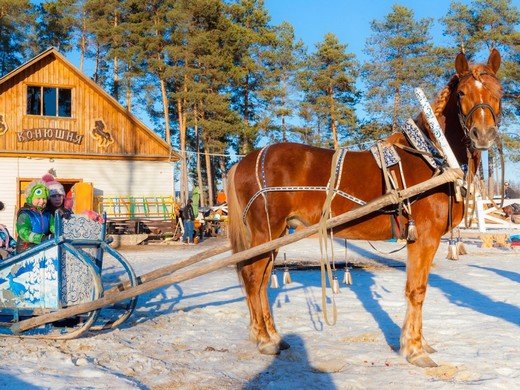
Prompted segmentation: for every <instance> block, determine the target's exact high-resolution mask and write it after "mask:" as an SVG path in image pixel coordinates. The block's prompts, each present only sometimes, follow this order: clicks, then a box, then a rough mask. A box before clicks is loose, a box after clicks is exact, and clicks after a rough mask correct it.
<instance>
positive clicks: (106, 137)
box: [90, 119, 114, 148]
mask: <svg viewBox="0 0 520 390" xmlns="http://www.w3.org/2000/svg"><path fill="white" fill-rule="evenodd" d="M105 129H106V126H105V122H104V121H103V119H96V121H95V126H94V128H93V129H92V131H91V132H90V134H91V135H92V138H94V139H95V140H96V141H97V142H98V145H99V146H101V147H102V148H106V147H108V146H109V145H111V144H112V143H113V142H114V138H113V137H112V134H111V133H110V132H109V131H106V130H105Z"/></svg>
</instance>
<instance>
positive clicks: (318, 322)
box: [268, 269, 400, 350]
mask: <svg viewBox="0 0 520 390" xmlns="http://www.w3.org/2000/svg"><path fill="white" fill-rule="evenodd" d="M302 272H309V271H303V270H301V271H296V272H295V273H294V280H295V281H298V282H300V280H302V279H305V281H304V282H303V285H300V286H299V287H289V286H283V288H280V289H269V292H268V294H269V300H270V302H271V306H272V307H274V306H277V307H281V306H282V304H287V303H290V299H289V298H288V293H289V292H291V291H293V290H297V289H303V290H304V291H305V296H306V303H307V308H308V310H307V312H308V315H309V319H310V321H311V323H312V324H313V327H314V329H316V330H318V331H321V330H323V327H324V326H323V321H322V319H323V316H324V313H323V307H322V302H321V297H316V296H315V294H314V292H313V291H316V289H319V288H320V286H321V281H320V278H319V276H318V274H319V270H316V271H314V273H315V274H316V277H314V278H313V279H310V278H308V277H305V278H303V277H302V278H301V279H300V278H298V274H299V273H302ZM350 272H351V274H352V278H353V284H352V285H350V286H349V287H348V288H349V289H351V290H352V291H353V292H354V294H355V295H356V297H357V298H358V299H359V301H360V302H361V304H362V305H363V307H364V308H365V310H366V311H367V312H369V313H370V314H371V315H372V317H373V318H374V319H375V321H376V322H377V324H378V326H379V328H380V329H381V332H382V333H383V335H384V337H385V340H386V342H387V344H388V345H389V346H390V347H391V348H393V349H394V350H397V349H398V348H399V347H398V345H399V335H400V327H399V326H398V325H397V324H396V323H395V322H394V321H393V320H392V318H391V317H390V316H389V314H388V313H387V312H386V311H385V310H384V309H383V308H382V307H381V305H380V304H379V302H378V300H377V299H374V298H373V295H372V293H373V291H372V287H373V286H374V285H375V281H374V279H375V275H374V273H373V272H370V271H368V270H365V269H353V270H351V271H350ZM299 279H300V280H299ZM309 287H315V289H314V290H313V289H310V288H309ZM341 288H344V287H341ZM318 295H319V294H318ZM338 299H341V295H339V296H336V300H338ZM326 304H327V305H328V307H329V308H330V304H331V299H330V289H329V288H328V289H327V301H326ZM272 311H273V310H272ZM328 317H329V319H330V318H332V317H331V314H330V309H329V314H328Z"/></svg>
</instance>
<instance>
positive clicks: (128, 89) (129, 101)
mask: <svg viewBox="0 0 520 390" xmlns="http://www.w3.org/2000/svg"><path fill="white" fill-rule="evenodd" d="M126 84H127V85H126V109H127V110H128V112H130V111H131V110H132V80H131V79H128V81H127V83H126Z"/></svg>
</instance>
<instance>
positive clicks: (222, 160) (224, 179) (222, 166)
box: [218, 156, 227, 191]
mask: <svg viewBox="0 0 520 390" xmlns="http://www.w3.org/2000/svg"><path fill="white" fill-rule="evenodd" d="M218 162H219V164H220V171H221V172H222V189H223V190H224V191H226V188H227V171H226V161H225V157H224V156H221V157H219V159H218Z"/></svg>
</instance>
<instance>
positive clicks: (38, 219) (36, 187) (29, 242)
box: [16, 180, 54, 253]
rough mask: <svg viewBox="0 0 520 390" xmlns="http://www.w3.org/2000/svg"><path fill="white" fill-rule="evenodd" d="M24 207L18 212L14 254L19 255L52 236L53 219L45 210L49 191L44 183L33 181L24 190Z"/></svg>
mask: <svg viewBox="0 0 520 390" xmlns="http://www.w3.org/2000/svg"><path fill="white" fill-rule="evenodd" d="M25 197H26V201H25V205H24V206H23V207H22V208H21V209H20V210H19V211H18V215H17V217H16V231H17V234H18V240H17V245H16V252H17V253H21V252H24V251H26V250H27V249H29V248H32V247H33V246H36V245H38V244H40V243H41V242H42V241H45V240H46V239H48V238H50V236H51V234H54V217H53V215H52V214H51V213H50V212H49V211H48V210H45V206H46V205H47V198H48V197H49V189H48V188H47V186H46V185H45V183H44V182H42V181H40V180H35V181H33V182H31V183H30V184H29V185H28V186H27V189H26V190H25Z"/></svg>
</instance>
